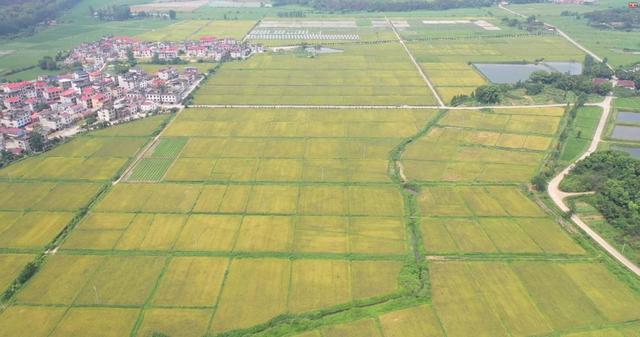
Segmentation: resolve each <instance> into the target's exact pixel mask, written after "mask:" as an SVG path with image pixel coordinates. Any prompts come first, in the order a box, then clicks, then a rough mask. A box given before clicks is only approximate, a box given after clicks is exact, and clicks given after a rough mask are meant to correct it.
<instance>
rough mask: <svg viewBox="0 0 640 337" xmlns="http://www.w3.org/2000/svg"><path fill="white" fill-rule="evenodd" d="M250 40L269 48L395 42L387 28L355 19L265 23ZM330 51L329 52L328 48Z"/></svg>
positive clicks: (265, 21)
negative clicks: (365, 23) (306, 44)
mask: <svg viewBox="0 0 640 337" xmlns="http://www.w3.org/2000/svg"><path fill="white" fill-rule="evenodd" d="M247 39H249V40H251V41H254V42H259V43H262V44H264V45H267V46H278V45H285V46H289V45H295V44H300V43H309V44H314V43H315V44H319V43H348V42H354V41H394V40H396V37H395V35H394V34H393V31H392V30H391V28H390V27H389V26H388V25H380V24H377V25H376V24H372V25H366V26H363V25H358V22H356V21H355V20H272V19H268V20H262V21H261V22H260V24H258V25H257V26H256V27H255V28H254V29H253V30H252V31H251V32H250V33H249V35H247ZM327 50H328V49H327Z"/></svg>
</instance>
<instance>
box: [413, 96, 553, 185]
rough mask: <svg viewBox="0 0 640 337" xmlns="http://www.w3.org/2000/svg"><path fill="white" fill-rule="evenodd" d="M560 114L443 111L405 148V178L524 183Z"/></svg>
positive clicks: (550, 138)
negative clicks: (437, 120)
mask: <svg viewBox="0 0 640 337" xmlns="http://www.w3.org/2000/svg"><path fill="white" fill-rule="evenodd" d="M562 113H563V110H562V109H556V108H544V109H513V111H511V110H510V109H504V110H497V111H487V112H482V111H463V110H453V111H448V112H447V113H446V114H445V115H444V117H443V118H442V119H441V120H440V121H439V122H438V127H435V128H432V129H431V130H429V132H428V133H427V134H426V135H425V136H423V137H421V138H419V139H418V140H417V141H415V142H413V143H412V144H410V145H409V146H408V147H407V149H406V151H405V153H404V154H403V164H404V167H405V174H406V175H407V176H408V177H410V178H412V179H415V180H418V181H456V182H493V183H505V182H519V183H522V182H528V181H529V180H530V179H531V177H532V176H534V175H535V172H536V171H537V169H538V167H539V165H540V164H541V163H542V160H543V158H544V157H545V155H546V152H547V151H548V150H549V148H550V147H551V144H552V143H553V135H554V133H555V132H556V130H557V128H558V126H559V124H560V120H561V116H562Z"/></svg>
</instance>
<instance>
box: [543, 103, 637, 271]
mask: <svg viewBox="0 0 640 337" xmlns="http://www.w3.org/2000/svg"><path fill="white" fill-rule="evenodd" d="M612 100H613V96H607V98H605V100H604V101H603V102H602V103H601V104H600V106H601V107H602V116H601V117H600V121H599V122H598V128H597V129H596V133H595V134H594V136H593V140H592V141H591V144H590V145H589V148H588V149H587V151H586V152H585V153H583V154H582V156H580V158H578V159H577V160H576V161H575V162H574V163H573V164H571V165H569V166H568V167H566V168H565V169H564V170H562V172H560V173H559V174H558V175H557V176H555V177H554V178H553V179H552V180H551V182H549V186H548V188H547V191H548V192H549V196H550V197H551V199H552V200H553V202H554V203H555V204H556V205H557V206H558V208H560V209H561V210H562V211H563V212H567V211H569V207H568V206H567V204H566V203H565V201H564V200H565V198H567V197H571V196H575V195H579V194H581V193H577V194H576V193H566V192H563V191H562V190H560V183H561V182H562V179H564V177H565V176H566V175H567V174H569V172H570V171H571V169H573V167H574V166H575V165H576V164H575V163H576V162H578V161H580V160H583V159H584V158H586V157H588V156H589V155H591V154H592V153H594V152H595V151H596V150H597V149H598V145H599V144H600V140H601V139H602V134H603V133H604V129H605V127H606V126H607V121H608V119H609V114H610V113H611V101H612ZM571 220H572V221H573V222H574V223H575V224H576V225H577V226H578V227H580V229H582V230H583V231H584V232H585V233H587V235H589V237H591V238H592V239H593V240H594V241H595V242H596V243H598V245H600V247H602V248H603V249H604V250H605V251H607V253H609V254H610V255H611V256H613V257H614V258H615V259H616V260H618V261H620V263H622V264H623V265H624V266H625V267H627V268H629V270H631V271H632V272H633V273H634V274H636V275H638V276H640V268H638V266H636V265H635V264H634V263H633V262H631V261H630V260H629V259H627V258H626V257H625V256H624V255H622V253H620V252H619V251H618V250H617V249H616V248H615V247H613V246H612V245H610V244H609V243H608V242H607V241H606V240H605V239H604V238H602V237H601V236H600V235H599V234H598V233H596V232H595V231H594V230H593V229H591V227H589V226H588V225H587V224H586V223H585V222H584V221H583V220H582V219H581V218H580V217H579V216H578V215H577V214H574V215H573V216H571Z"/></svg>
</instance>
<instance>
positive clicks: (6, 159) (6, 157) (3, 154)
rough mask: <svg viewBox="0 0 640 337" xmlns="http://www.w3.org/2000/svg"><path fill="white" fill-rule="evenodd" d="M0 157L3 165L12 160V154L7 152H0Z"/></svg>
mask: <svg viewBox="0 0 640 337" xmlns="http://www.w3.org/2000/svg"><path fill="white" fill-rule="evenodd" d="M0 156H1V157H2V161H3V162H5V163H8V162H10V161H12V160H13V158H14V156H13V153H11V152H9V151H7V150H2V152H1V153H0Z"/></svg>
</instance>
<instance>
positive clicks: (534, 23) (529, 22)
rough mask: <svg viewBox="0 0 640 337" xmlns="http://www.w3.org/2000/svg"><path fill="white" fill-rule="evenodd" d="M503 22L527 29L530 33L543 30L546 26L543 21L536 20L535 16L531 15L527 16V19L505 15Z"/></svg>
mask: <svg viewBox="0 0 640 337" xmlns="http://www.w3.org/2000/svg"><path fill="white" fill-rule="evenodd" d="M501 21H502V23H503V24H505V25H507V26H509V27H515V28H518V29H520V30H526V31H528V32H530V33H537V32H542V31H544V30H545V27H544V23H542V22H541V21H538V20H536V17H535V16H529V17H527V19H526V20H520V19H517V18H509V17H503V18H502V20H501Z"/></svg>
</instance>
